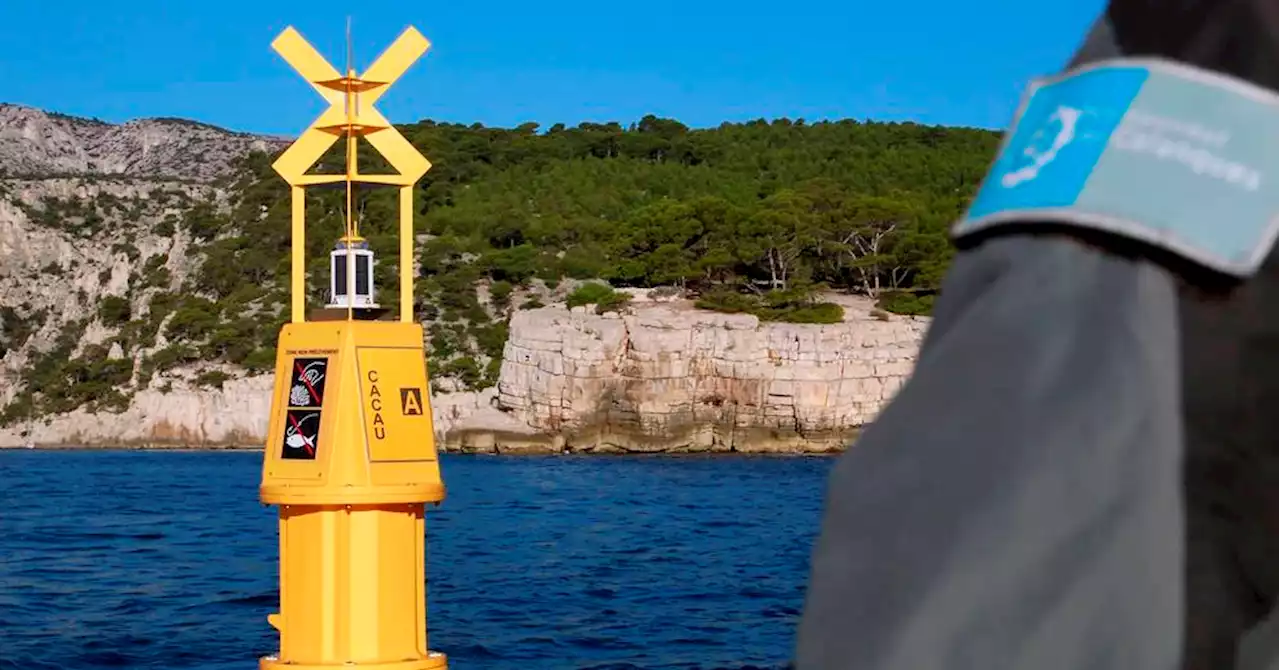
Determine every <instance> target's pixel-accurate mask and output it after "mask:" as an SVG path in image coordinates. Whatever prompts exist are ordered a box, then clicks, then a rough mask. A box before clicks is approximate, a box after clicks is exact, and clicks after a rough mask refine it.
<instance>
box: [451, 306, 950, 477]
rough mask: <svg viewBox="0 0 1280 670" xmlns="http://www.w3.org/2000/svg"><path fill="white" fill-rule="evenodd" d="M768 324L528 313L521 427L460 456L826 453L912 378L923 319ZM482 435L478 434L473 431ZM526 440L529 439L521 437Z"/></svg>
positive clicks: (481, 440) (519, 370) (690, 315)
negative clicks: (539, 451)
mask: <svg viewBox="0 0 1280 670" xmlns="http://www.w3.org/2000/svg"><path fill="white" fill-rule="evenodd" d="M851 307H852V308H851V309H850V308H847V309H848V314H847V316H846V320H845V322H844V323H840V324H833V325H824V326H818V325H800V324H778V323H764V324H762V323H761V322H760V321H759V320H758V319H757V318H756V317H754V316H749V315H729V314H717V313H713V312H705V311H701V310H696V309H693V308H691V307H690V306H689V305H688V304H687V303H683V304H682V303H673V304H668V305H657V304H655V305H649V306H644V307H639V308H637V309H635V310H633V312H632V313H631V314H628V315H623V316H619V315H617V314H608V315H603V316H600V315H596V314H593V313H590V312H588V311H586V310H585V309H581V308H579V309H576V310H574V311H572V312H569V311H565V310H563V309H553V308H547V309H538V310H530V311H523V312H518V313H517V314H516V315H515V316H514V317H513V319H512V322H511V338H510V340H509V341H508V343H507V347H506V351H505V354H504V360H503V365H502V374H501V377H500V379H499V382H498V397H497V404H496V406H497V408H498V409H499V410H501V411H503V412H504V413H506V414H508V415H509V416H510V417H512V418H514V419H515V420H516V422H515V423H516V425H518V426H519V427H520V430H511V429H507V430H505V431H504V434H503V435H499V436H497V437H496V438H495V437H493V436H492V435H486V433H492V432H493V431H484V430H479V431H474V430H469V429H468V427H467V425H466V424H465V423H464V424H460V425H459V426H458V429H457V431H456V434H455V435H453V436H451V440H450V445H451V447H453V448H459V449H479V450H488V449H490V448H493V449H499V450H501V449H502V448H504V446H505V448H507V449H511V450H516V449H522V448H525V449H528V448H550V449H555V450H560V449H564V450H570V451H625V452H632V451H635V452H652V451H829V450H836V449H839V448H841V447H843V446H844V445H845V444H846V443H847V442H848V440H849V439H851V437H852V435H853V433H854V432H855V431H856V429H857V427H859V426H861V425H863V424H865V423H867V422H869V421H870V420H871V419H873V418H874V417H875V415H876V413H877V412H878V411H879V410H880V408H881V407H882V406H883V405H884V403H885V402H886V401H887V400H888V399H889V398H891V397H892V396H893V394H894V393H896V392H897V390H898V388H899V387H900V386H901V384H902V382H903V381H904V380H905V379H906V378H907V376H908V375H909V374H910V373H911V369H912V365H913V363H914V360H915V355H916V351H917V349H918V347H919V342H920V339H921V337H922V335H923V332H924V330H925V328H926V327H927V321H926V320H924V319H913V318H905V317H896V316H888V315H884V314H881V315H880V316H879V318H877V317H874V316H872V313H871V311H870V310H869V309H866V306H865V305H862V306H861V308H859V307H860V306H858V305H853V306H851ZM476 433H478V434H479V437H478V438H477V437H476V436H475V434H476ZM522 433H523V435H522Z"/></svg>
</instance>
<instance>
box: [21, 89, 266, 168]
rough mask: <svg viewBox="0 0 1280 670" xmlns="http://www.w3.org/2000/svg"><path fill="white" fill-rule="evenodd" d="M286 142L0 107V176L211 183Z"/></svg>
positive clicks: (172, 122) (176, 123)
mask: <svg viewBox="0 0 1280 670" xmlns="http://www.w3.org/2000/svg"><path fill="white" fill-rule="evenodd" d="M286 143H287V141H286V140H280V139H279V138H272V137H263V136H258V135H251V134H247V133H236V132H231V131H228V130H224V129H222V128H217V127H214V126H210V125H206V124H203V123H197V122H195V121H187V120H184V119H138V120H135V121H130V122H128V123H123V124H111V123H104V122H102V121H98V120H96V119H83V118H77V117H74V116H67V115H64V114H51V113H49V112H45V111H42V110H39V109H35V108H32V107H26V106H23V105H12V104H5V103H0V175H5V176H11V177H22V176H27V177H30V176H36V177H48V176H66V175H88V174H93V175H118V176H122V177H132V178H161V179H182V180H189V181H212V180H215V179H218V178H219V177H225V176H228V175H229V174H230V173H231V171H232V168H233V166H234V163H235V161H236V159H237V158H239V157H240V156H243V155H244V154H246V153H248V152H250V151H255V150H256V151H270V150H272V149H274V148H278V147H280V146H283V145H284V144H286Z"/></svg>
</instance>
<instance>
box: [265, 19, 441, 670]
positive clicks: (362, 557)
mask: <svg viewBox="0 0 1280 670" xmlns="http://www.w3.org/2000/svg"><path fill="white" fill-rule="evenodd" d="M272 46H273V47H274V48H275V50H276V51H277V52H278V53H279V54H280V55H281V56H282V57H284V59H285V60H286V61H288V62H289V64H290V65H292V66H293V67H294V68H295V69H296V70H297V71H298V72H299V73H300V74H301V75H302V76H303V77H304V78H306V79H307V81H309V82H310V83H311V84H312V87H313V88H314V89H315V90H316V91H317V92H318V93H319V94H320V95H321V96H322V97H323V98H324V99H325V100H326V101H327V102H328V103H329V108H328V109H327V110H325V112H324V113H322V114H321V115H320V117H319V118H317V119H316V121H315V122H314V123H313V124H312V125H311V126H310V127H309V128H308V129H307V130H306V131H305V132H304V133H303V134H302V136H301V137H299V138H298V141H296V142H295V143H294V144H293V145H291V146H290V147H289V148H288V149H287V150H286V151H285V152H284V153H283V154H281V156H280V157H279V158H278V159H277V160H276V162H275V164H274V167H275V169H276V171H277V172H279V173H280V175H281V176H282V177H283V178H284V179H285V181H287V182H288V183H289V184H290V186H291V187H292V188H291V189H290V190H291V194H292V195H291V197H292V199H293V209H292V217H293V218H292V245H293V246H292V255H291V262H292V274H291V277H290V286H291V289H292V291H293V296H292V304H291V316H292V318H291V322H290V323H287V324H285V326H284V328H283V329H282V330H281V332H280V341H279V345H278V348H277V352H278V353H277V358H276V370H275V374H276V376H275V391H274V394H273V396H272V411H271V419H270V425H269V427H268V431H267V443H266V445H265V453H264V456H263V465H262V481H261V486H260V488H259V495H260V497H261V499H262V501H263V502H265V503H268V504H273V505H278V506H279V507H280V612H279V613H277V614H273V615H271V616H270V617H268V621H269V623H270V624H271V625H272V626H274V627H275V628H276V629H277V630H278V631H279V632H280V650H279V652H278V653H276V654H274V655H271V656H267V657H264V658H262V659H261V660H260V662H259V666H260V667H261V668H263V669H264V670H265V669H268V668H271V669H278V670H284V669H289V670H321V669H331V668H336V667H343V668H376V669H378V670H444V669H445V668H446V667H447V659H446V658H445V656H444V654H440V653H437V652H433V651H430V649H429V647H428V646H427V624H426V617H427V610H426V587H425V582H424V573H425V568H426V553H425V523H424V516H423V514H424V504H425V503H435V502H439V501H441V500H443V499H444V495H445V487H444V482H443V481H442V480H441V477H440V464H439V462H438V460H437V455H436V445H435V434H434V427H433V425H432V419H431V404H430V403H431V399H430V395H429V392H428V389H429V384H428V376H427V367H426V356H425V353H424V350H423V330H422V326H421V324H419V323H417V322H416V321H415V320H414V318H413V277H412V267H413V263H412V260H413V231H412V227H413V205H412V198H413V184H414V183H415V182H416V181H417V180H418V179H419V178H420V177H421V176H422V175H423V173H425V172H426V171H427V169H429V168H430V163H429V162H427V160H426V158H425V157H423V156H422V155H421V154H419V153H418V152H417V151H416V150H415V149H414V148H413V146H412V145H410V144H409V142H408V141H406V140H405V139H404V138H403V137H402V136H401V135H400V134H399V133H398V132H397V131H396V129H395V128H393V127H392V126H391V124H390V123H389V122H388V121H387V120H386V119H385V118H383V117H382V115H381V114H380V113H378V111H377V110H376V109H374V107H373V103H374V102H375V101H376V100H377V99H378V97H380V96H381V95H382V94H383V93H385V92H386V90H387V87H388V86H389V85H390V84H391V83H392V82H394V81H395V80H396V79H397V78H399V77H400V76H401V75H402V74H403V73H404V72H405V70H406V69H408V67H409V66H410V65H411V64H412V63H413V61H414V60H416V59H417V58H418V57H420V56H421V55H422V54H423V53H424V52H425V51H426V50H427V47H428V42H427V40H426V39H425V38H424V37H422V35H421V34H419V33H418V32H417V31H416V30H414V29H413V28H409V29H408V30H406V31H405V32H404V33H403V34H402V35H401V36H400V38H399V39H397V40H396V41H395V43H394V44H392V46H391V47H390V48H388V49H387V51H386V52H385V53H383V54H382V56H380V57H379V58H378V59H377V60H376V61H375V62H374V64H373V65H372V66H370V67H369V68H368V70H366V71H365V73H364V75H362V76H359V77H357V76H356V75H355V72H354V71H352V70H351V69H350V68H349V67H348V72H347V74H346V75H345V76H342V75H340V74H339V73H338V72H337V70H335V69H334V68H333V66H331V65H329V64H328V63H327V62H326V61H325V60H324V58H323V57H321V56H320V55H319V54H318V53H316V51H315V50H314V49H312V48H311V46H310V45H309V44H307V42H306V41H305V40H304V39H303V38H302V36H301V35H299V34H298V33H297V31H295V30H293V29H292V28H289V29H286V30H285V31H284V32H283V33H282V34H281V35H280V36H279V37H278V38H276V40H275V42H273V43H272ZM344 135H345V136H347V141H348V147H349V148H350V147H351V144H352V143H353V142H354V137H355V136H357V135H360V136H364V137H366V138H367V139H368V140H369V142H370V144H372V145H373V146H374V148H375V149H377V150H378V151H379V152H380V153H381V154H382V155H383V157H384V158H386V159H387V162H388V163H389V164H390V165H391V166H392V167H393V168H395V170H396V172H397V174H393V175H362V174H360V173H359V170H358V166H357V165H356V164H355V160H354V151H351V152H350V153H349V159H348V162H347V171H346V174H345V175H338V176H334V175H307V174H305V173H306V171H307V170H308V169H310V168H311V166H312V165H313V164H314V163H315V162H316V161H317V160H319V158H320V157H321V156H322V155H323V154H324V152H325V151H326V150H328V148H329V147H330V146H332V145H333V143H334V142H336V141H337V140H338V139H339V138H341V137H343V136H344ZM338 181H345V182H346V183H347V189H348V202H347V233H346V235H345V236H344V238H343V239H344V240H347V241H348V242H349V241H350V240H358V239H359V236H358V230H357V222H356V221H355V220H354V219H353V217H352V216H351V210H352V206H351V185H352V184H353V183H355V182H364V183H378V184H387V185H391V186H395V187H398V189H397V190H398V191H399V196H400V211H399V218H400V221H399V224H400V226H399V227H400V249H399V251H400V254H399V256H400V263H399V266H400V289H401V296H400V318H399V320H398V321H394V322H385V321H362V320H357V319H356V318H355V315H354V313H353V312H352V311H351V310H348V311H347V318H346V320H338V321H314V322H307V321H306V312H305V310H306V300H305V286H306V281H305V268H306V258H305V254H304V249H305V241H306V237H305V235H306V230H305V219H306V210H305V197H304V196H305V187H307V186H310V185H313V184H319V183H332V182H338ZM348 258H349V259H350V258H352V255H351V254H348ZM348 277H354V272H351V271H349V272H348ZM351 281H354V280H353V279H352V280H351ZM351 294H352V292H351V291H348V295H351Z"/></svg>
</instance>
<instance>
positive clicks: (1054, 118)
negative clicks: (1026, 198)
mask: <svg viewBox="0 0 1280 670" xmlns="http://www.w3.org/2000/svg"><path fill="white" fill-rule="evenodd" d="M1083 114H1084V111H1083V110H1080V109H1076V108H1075V107H1068V106H1066V105H1059V106H1058V108H1057V109H1055V110H1054V111H1053V114H1050V115H1049V119H1048V121H1047V122H1046V125H1045V127H1044V128H1041V129H1039V130H1037V131H1036V132H1035V134H1034V135H1032V136H1031V143H1030V145H1029V146H1028V147H1027V148H1026V149H1023V151H1022V155H1023V156H1025V157H1027V158H1030V159H1031V163H1030V164H1028V165H1024V166H1023V167H1020V168H1018V169H1017V170H1014V171H1012V172H1006V173H1005V174H1004V175H1003V176H1002V177H1000V185H1001V186H1004V187H1005V188H1013V187H1014V186H1017V185H1018V184H1021V183H1023V182H1025V181H1031V180H1032V179H1035V178H1036V177H1037V176H1038V175H1039V174H1040V169H1041V168H1043V167H1044V166H1046V165H1048V164H1049V163H1051V162H1053V159H1055V158H1057V157H1058V152H1059V151H1061V150H1062V148H1063V147H1065V146H1067V145H1068V144H1070V143H1071V141H1072V140H1074V139H1075V138H1076V125H1077V123H1078V122H1079V121H1080V117H1081V116H1082V115H1083ZM1055 124H1056V125H1057V126H1058V130H1057V134H1056V135H1055V136H1054V137H1053V140H1052V141H1051V142H1050V143H1049V146H1048V147H1046V148H1045V149H1044V150H1041V149H1039V148H1038V147H1037V146H1036V145H1037V144H1038V143H1039V141H1040V140H1041V139H1043V138H1044V137H1045V135H1046V134H1047V132H1046V131H1049V130H1050V129H1051V128H1052V126H1053V125H1055Z"/></svg>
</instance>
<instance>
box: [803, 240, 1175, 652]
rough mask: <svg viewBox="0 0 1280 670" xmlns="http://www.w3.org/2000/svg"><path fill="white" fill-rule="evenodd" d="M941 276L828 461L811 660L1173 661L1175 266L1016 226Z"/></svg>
mask: <svg viewBox="0 0 1280 670" xmlns="http://www.w3.org/2000/svg"><path fill="white" fill-rule="evenodd" d="M943 290H944V297H943V299H942V300H941V301H940V302H939V305H938V308H937V310H936V312H935V316H934V322H933V324H932V326H931V328H930V331H929V333H928V335H927V337H926V340H925V342H924V344H923V346H922V348H921V353H920V358H919V360H918V362H917V366H916V369H915V371H914V373H913V375H912V378H911V379H910V381H909V382H908V383H907V384H906V385H904V387H903V388H902V390H901V391H900V392H899V394H898V396H897V397H896V398H895V399H894V400H893V401H892V402H891V403H890V404H889V405H888V406H887V407H886V408H885V409H884V410H883V412H882V413H881V415H880V416H879V417H878V418H877V419H876V421H875V422H874V423H873V424H872V425H871V426H870V427H869V428H868V429H867V430H866V432H865V433H864V434H863V435H862V437H861V438H860V439H859V440H858V441H857V443H856V444H855V445H853V447H852V448H851V449H850V450H849V451H848V452H847V453H846V454H844V455H843V456H842V457H841V458H840V461H839V462H838V463H837V465H836V466H835V468H834V469H833V472H832V474H831V477H830V480H829V484H828V490H827V500H826V512H825V516H824V518H823V521H822V528H821V534H820V537H819V539H818V541H817V544H816V547H815V549H814V553H813V558H812V566H811V577H810V583H809V588H808V593H807V596H806V602H805V609H804V613H803V617H802V622H801V625H800V629H799V636H798V648H797V656H796V660H797V667H798V668H800V669H801V670H843V669H853V668H858V669H866V670H932V669H942V668H947V669H948V670H995V669H1013V668H1028V669H1035V670H1076V669H1078V668H1090V669H1092V670H1170V669H1171V668H1175V667H1177V664H1178V658H1179V652H1180V635H1181V626H1182V608H1183V604H1182V603H1183V597H1182V589H1183V579H1182V555H1183V542H1182V533H1183V530H1182V522H1181V509H1180V449H1181V447H1180V444H1181V437H1182V436H1181V423H1180V419H1179V400H1180V389H1179V374H1178V371H1179V357H1178V356H1179V348H1178V342H1177V303H1176V295H1175V287H1174V282H1173V278H1172V277H1171V275H1170V274H1169V273H1168V272H1167V271H1166V270H1164V269H1163V268H1161V267H1160V266H1157V265H1155V264H1152V263H1149V262H1145V261H1143V260H1141V259H1136V258H1129V257H1124V256H1121V255H1116V254H1110V253H1104V252H1103V251H1101V250H1098V249H1095V248H1092V247H1090V246H1088V245H1087V244H1085V243H1084V242H1081V241H1078V240H1076V239H1073V238H1069V237H1065V236H1057V235H1030V234H1021V235H1012V236H1007V237H996V238H991V239H988V240H987V241H985V242H983V243H981V244H980V245H979V246H977V247H976V248H973V249H969V250H967V251H965V252H963V253H961V254H960V255H959V256H958V257H957V259H956V261H955V263H954V264H953V266H952V268H951V271H950V273H949V274H948V277H947V279H946V282H945V283H944V289H943Z"/></svg>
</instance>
